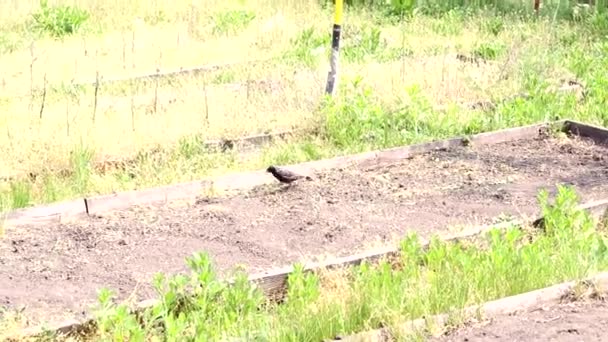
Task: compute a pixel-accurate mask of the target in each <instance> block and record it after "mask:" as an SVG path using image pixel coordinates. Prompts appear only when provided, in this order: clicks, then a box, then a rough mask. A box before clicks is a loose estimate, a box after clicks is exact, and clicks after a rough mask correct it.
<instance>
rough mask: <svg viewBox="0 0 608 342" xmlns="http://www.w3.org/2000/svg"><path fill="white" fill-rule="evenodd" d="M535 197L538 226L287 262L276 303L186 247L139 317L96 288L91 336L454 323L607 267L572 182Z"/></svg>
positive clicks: (294, 333)
mask: <svg viewBox="0 0 608 342" xmlns="http://www.w3.org/2000/svg"><path fill="white" fill-rule="evenodd" d="M538 199H539V204H540V206H541V208H542V213H543V215H544V217H545V218H546V220H545V229H544V232H539V231H535V230H529V229H525V228H526V227H519V226H512V227H510V228H508V229H506V230H499V229H494V230H492V231H490V232H489V233H487V234H486V235H485V236H481V237H479V238H478V239H477V240H475V241H461V242H458V243H453V242H443V241H441V240H439V238H437V237H433V238H432V239H431V241H430V245H429V246H428V248H427V249H425V248H423V247H422V245H421V242H420V241H419V239H418V237H417V236H416V235H415V234H410V235H408V236H407V237H405V238H404V239H403V240H402V242H401V243H400V247H399V248H400V255H399V257H398V258H397V259H396V260H390V261H389V260H383V261H381V262H379V263H374V264H371V263H364V264H362V265H360V266H356V267H350V268H345V269H339V270H332V271H327V270H325V271H321V272H318V273H306V272H303V266H302V265H301V264H296V265H295V266H294V272H293V273H292V274H291V275H290V277H289V279H288V285H287V295H286V299H285V301H284V302H283V303H281V304H273V303H269V302H267V301H266V299H265V297H264V295H263V294H262V293H261V292H260V290H259V288H256V287H254V286H252V285H251V284H250V283H249V282H248V281H247V276H246V275H245V274H244V273H242V271H240V270H238V269H237V270H235V278H234V283H233V285H231V286H229V285H228V283H227V282H226V281H223V280H220V279H218V277H217V276H216V274H215V272H214V270H213V266H212V260H211V259H210V258H209V256H207V255H206V254H204V253H195V254H194V255H193V256H191V257H190V258H188V259H187V263H188V266H189V267H190V269H191V273H190V274H187V275H183V274H182V275H175V276H167V275H163V274H158V275H157V277H156V278H155V281H154V286H155V288H156V290H157V293H158V296H159V298H160V302H159V303H158V304H157V305H155V306H154V307H153V308H150V309H149V310H147V311H146V312H144V313H143V314H142V315H141V317H140V318H142V322H143V324H139V323H138V318H137V317H136V316H134V315H132V314H130V313H129V311H128V310H127V307H126V306H125V305H124V304H114V303H113V302H112V292H111V291H110V290H108V289H103V290H102V291H101V292H100V293H99V306H98V310H97V311H96V312H97V313H96V315H97V316H96V317H97V319H98V324H99V330H98V332H97V336H96V337H95V338H96V339H97V340H101V341H103V340H107V341H110V340H124V339H128V340H130V341H143V340H169V341H173V340H176V339H179V340H219V339H226V338H233V337H241V338H245V339H247V340H256V341H257V340H263V341H321V340H323V339H324V338H332V337H334V336H336V335H339V334H342V335H343V334H350V333H356V332H361V331H364V330H369V329H375V328H378V327H380V326H388V327H390V328H391V329H393V331H394V332H395V333H400V328H399V323H403V322H404V321H406V320H411V319H416V318H419V317H422V316H428V315H432V314H438V313H451V315H452V322H459V321H462V320H464V319H467V317H464V316H462V315H461V311H460V310H461V309H462V308H464V307H467V306H471V305H475V304H479V303H482V302H485V301H489V300H493V299H497V298H501V297H505V296H509V295H515V294H519V293H523V292H527V291H531V290H534V289H538V288H542V287H546V286H549V285H553V284H556V283H559V282H563V281H569V280H580V279H582V278H585V277H588V276H590V275H592V274H594V273H597V272H599V271H602V270H606V269H607V268H608V253H607V252H608V238H607V236H606V234H605V231H604V228H605V227H604V226H602V225H601V224H600V225H597V226H596V222H595V220H593V219H592V218H591V217H590V216H589V214H588V213H587V212H585V211H583V210H580V209H578V208H576V205H577V204H578V198H577V195H576V193H575V191H574V189H573V188H569V187H558V193H557V196H556V198H555V200H554V201H553V203H550V201H549V198H548V195H547V192H546V191H542V192H541V193H540V194H539V196H538ZM522 228H524V229H522ZM189 293H190V294H193V296H188V294H189ZM161 323H162V325H159V324H161ZM161 326H164V327H165V328H164V329H161V328H160V327H161ZM401 333H405V332H403V331H402V332H401Z"/></svg>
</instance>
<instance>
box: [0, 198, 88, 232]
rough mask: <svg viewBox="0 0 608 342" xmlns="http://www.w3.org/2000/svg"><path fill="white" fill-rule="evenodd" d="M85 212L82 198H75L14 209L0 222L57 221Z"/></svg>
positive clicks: (11, 223)
mask: <svg viewBox="0 0 608 342" xmlns="http://www.w3.org/2000/svg"><path fill="white" fill-rule="evenodd" d="M86 212H87V211H86V207H85V202H84V200H83V199H77V200H72V201H64V202H58V203H53V204H48V205H42V206H36V207H32V208H23V209H18V210H14V211H12V212H9V213H7V214H6V217H5V218H4V221H3V222H2V220H0V223H3V224H4V225H5V226H7V227H14V226H20V225H28V224H49V223H54V222H55V223H59V222H62V221H63V220H65V219H70V218H76V217H83V216H85V215H86Z"/></svg>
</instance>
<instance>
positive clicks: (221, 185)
mask: <svg viewBox="0 0 608 342" xmlns="http://www.w3.org/2000/svg"><path fill="white" fill-rule="evenodd" d="M560 124H563V123H560ZM547 125H548V124H546V123H541V124H534V125H529V126H522V127H515V128H508V129H503V130H499V131H494V132H486V133H480V134H476V135H474V136H472V137H471V138H470V140H471V141H474V142H475V143H478V144H484V145H490V144H495V143H501V142H506V141H515V140H521V139H527V138H533V137H535V136H537V135H539V132H540V131H541V130H543V129H544V128H545V127H546V126H547ZM464 145H466V142H465V140H463V138H452V139H446V140H438V141H431V142H427V143H422V144H416V145H408V146H402V147H396V148H391V149H386V150H379V151H372V152H364V153H359V154H355V155H348V156H342V157H337V158H331V159H324V160H316V161H309V162H305V163H301V164H296V165H290V166H289V167H290V168H291V169H293V170H294V171H295V172H298V173H302V174H310V173H312V172H314V171H320V170H328V169H333V168H338V167H349V166H352V165H354V164H358V165H359V166H363V167H366V166H370V167H371V166H376V165H380V164H383V163H392V162H396V161H399V160H404V159H408V158H411V157H412V156H414V155H417V154H422V153H426V152H430V151H434V150H441V149H448V148H454V147H460V146H464ZM273 181H274V180H273V179H272V178H271V177H269V176H268V174H267V173H265V172H264V171H253V172H252V171H248V172H239V173H234V174H229V175H226V176H222V177H217V178H214V179H209V180H202V181H195V182H187V183H180V184H176V185H168V186H162V187H157V188H152V189H146V190H134V191H129V192H120V193H116V194H112V195H104V196H95V197H88V198H85V203H86V208H87V213H88V214H89V215H94V214H101V213H103V212H104V211H109V210H121V209H127V208H130V207H131V206H133V205H147V204H153V203H166V202H167V201H169V200H193V199H195V198H197V197H198V196H200V195H201V194H202V193H205V192H207V193H213V192H220V193H221V192H229V191H238V190H249V189H252V188H253V187H255V186H260V185H265V184H270V183H271V182H273Z"/></svg>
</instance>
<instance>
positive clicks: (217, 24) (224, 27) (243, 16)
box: [213, 10, 255, 34]
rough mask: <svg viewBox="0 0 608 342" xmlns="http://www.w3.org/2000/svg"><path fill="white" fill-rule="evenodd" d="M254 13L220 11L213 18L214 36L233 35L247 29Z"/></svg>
mask: <svg viewBox="0 0 608 342" xmlns="http://www.w3.org/2000/svg"><path fill="white" fill-rule="evenodd" d="M253 19H255V13H254V12H252V11H247V10H229V11H221V12H218V13H217V14H215V15H214V16H213V21H214V25H213V33H214V34H235V33H238V32H240V31H241V30H244V29H246V28H247V26H248V25H249V23H251V21H253Z"/></svg>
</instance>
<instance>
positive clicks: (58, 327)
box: [15, 199, 608, 338]
mask: <svg viewBox="0 0 608 342" xmlns="http://www.w3.org/2000/svg"><path fill="white" fill-rule="evenodd" d="M578 208H579V209H582V210H586V211H587V212H589V213H590V214H591V215H593V216H594V217H597V216H601V215H606V213H608V199H602V200H597V201H593V202H589V203H585V204H583V205H579V206H578ZM542 220H543V218H542V217H540V218H538V219H536V220H533V221H529V220H523V219H517V220H513V221H509V222H505V223H501V224H493V225H484V226H481V227H472V228H470V229H468V230H465V231H464V232H461V233H459V234H454V235H451V236H444V237H442V238H441V239H442V240H443V241H451V242H456V241H459V240H464V239H469V238H473V237H476V236H480V235H481V234H484V233H487V232H488V231H490V230H491V229H494V228H498V229H506V228H508V227H511V226H517V225H524V224H526V223H530V222H533V223H538V222H542ZM428 246H429V242H428V241H423V242H422V247H423V248H424V249H426V248H428ZM398 253H399V250H398V249H397V248H395V247H387V248H382V249H377V250H375V251H371V252H366V253H362V254H356V255H351V256H346V257H342V258H336V259H333V260H330V261H326V262H321V263H309V264H307V265H305V267H304V270H305V272H315V271H320V270H325V269H337V268H341V267H345V266H354V265H359V264H361V263H362V262H364V261H368V262H373V261H377V260H380V259H383V258H391V257H395V256H398ZM291 272H293V267H292V266H289V267H284V268H280V269H277V270H274V271H269V272H264V273H260V274H253V275H251V276H249V281H250V282H252V283H254V284H256V286H258V287H259V288H260V289H261V290H262V291H263V292H264V294H265V295H266V296H268V297H270V298H272V299H275V300H276V299H277V298H280V294H281V293H282V292H284V291H285V287H286V285H287V278H288V277H289V274H290V273H291ZM157 303H158V299H148V300H144V301H141V302H139V303H137V304H136V305H135V306H134V307H133V308H132V309H131V312H132V313H135V314H137V313H141V312H143V311H144V310H146V309H149V308H151V307H153V306H154V305H156V304H157ZM94 322H95V319H94V318H93V317H91V316H89V317H88V318H86V319H84V320H82V321H79V320H75V319H71V320H68V321H64V322H62V323H59V324H54V325H51V326H50V327H47V328H42V327H32V328H27V329H24V330H22V331H21V332H20V333H19V335H18V337H36V336H39V335H41V334H44V333H45V332H46V331H53V332H56V333H59V334H73V333H79V332H82V331H86V330H87V329H88V328H89V327H90V326H91V324H93V323H94ZM15 338H17V337H15Z"/></svg>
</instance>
